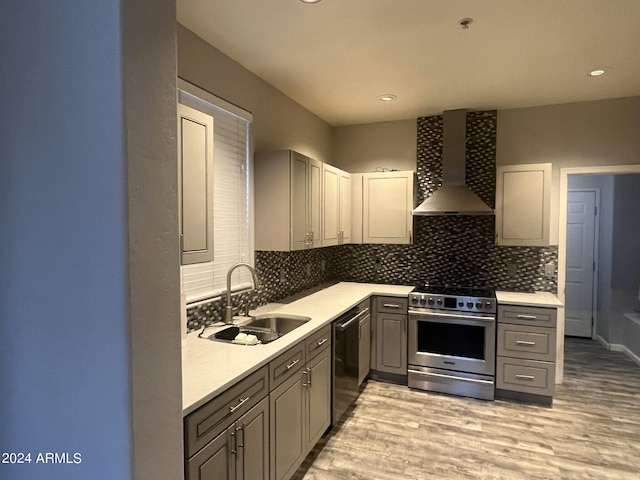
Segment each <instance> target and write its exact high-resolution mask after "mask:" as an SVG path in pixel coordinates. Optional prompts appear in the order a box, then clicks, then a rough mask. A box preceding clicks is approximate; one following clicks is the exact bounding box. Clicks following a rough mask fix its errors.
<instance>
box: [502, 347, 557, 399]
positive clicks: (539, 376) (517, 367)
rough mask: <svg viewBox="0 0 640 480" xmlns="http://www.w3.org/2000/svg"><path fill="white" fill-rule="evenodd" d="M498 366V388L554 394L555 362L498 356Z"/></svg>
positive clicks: (547, 394) (538, 393) (546, 394)
mask: <svg viewBox="0 0 640 480" xmlns="http://www.w3.org/2000/svg"><path fill="white" fill-rule="evenodd" d="M496 367H497V369H496V387H497V388H500V389H503V390H512V391H516V392H523V393H532V394H535V395H545V396H549V397H551V396H553V392H554V388H555V376H556V375H555V371H556V365H555V363H552V362H540V361H537V360H525V359H520V358H507V357H498V358H497V365H496Z"/></svg>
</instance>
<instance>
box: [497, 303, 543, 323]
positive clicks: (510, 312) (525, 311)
mask: <svg viewBox="0 0 640 480" xmlns="http://www.w3.org/2000/svg"><path fill="white" fill-rule="evenodd" d="M498 323H513V324H516V325H533V326H539V327H555V326H556V309H555V308H540V307H522V306H514V305H502V304H500V305H498Z"/></svg>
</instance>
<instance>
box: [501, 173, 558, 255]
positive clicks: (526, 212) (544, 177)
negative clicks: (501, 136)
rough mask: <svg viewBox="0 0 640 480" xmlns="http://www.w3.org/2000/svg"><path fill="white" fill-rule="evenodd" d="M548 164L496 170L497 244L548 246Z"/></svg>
mask: <svg viewBox="0 0 640 480" xmlns="http://www.w3.org/2000/svg"><path fill="white" fill-rule="evenodd" d="M550 201H551V164H550V163H540V164H531V165H509V166H502V167H498V169H497V184H496V241H497V243H498V245H530V246H545V245H549V228H550V218H549V217H550V212H551V209H550Z"/></svg>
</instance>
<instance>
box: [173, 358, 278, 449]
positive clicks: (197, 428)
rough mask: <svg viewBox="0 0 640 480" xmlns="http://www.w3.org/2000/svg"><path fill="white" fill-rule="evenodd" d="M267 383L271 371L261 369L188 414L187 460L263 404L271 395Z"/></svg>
mask: <svg viewBox="0 0 640 480" xmlns="http://www.w3.org/2000/svg"><path fill="white" fill-rule="evenodd" d="M267 382H268V369H267V367H262V368H261V369H260V370H258V371H257V372H254V373H252V374H251V375H249V376H248V377H246V378H245V379H243V380H240V381H239V382H238V383H236V384H235V385H234V386H233V387H231V388H229V389H228V390H227V391H225V392H224V393H221V394H220V395H218V396H217V397H216V398H214V399H213V400H211V401H210V402H209V403H207V404H205V405H203V406H202V407H200V408H199V409H198V410H196V411H195V412H193V413H191V414H189V415H188V416H187V417H186V419H185V437H186V447H185V448H186V451H187V456H188V457H190V456H191V455H193V454H194V453H196V452H197V451H198V450H200V449H201V448H202V447H204V446H205V445H206V444H207V443H208V442H210V441H211V440H213V439H214V438H215V437H216V436H218V435H219V434H220V433H221V432H222V431H223V430H224V429H225V428H227V427H228V426H229V424H230V423H232V422H235V421H236V420H237V419H238V418H240V417H241V416H242V415H244V414H245V413H246V412H248V411H249V410H250V409H251V407H253V406H254V405H256V404H257V403H258V402H259V401H260V400H262V399H263V398H264V397H265V396H266V395H267V393H269V389H268V383H267Z"/></svg>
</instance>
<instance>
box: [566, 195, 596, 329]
mask: <svg viewBox="0 0 640 480" xmlns="http://www.w3.org/2000/svg"><path fill="white" fill-rule="evenodd" d="M595 238H596V192H595V191H581V190H575V191H572V190H569V191H568V192H567V268H566V283H565V332H564V333H565V335H570V336H576V337H588V338H592V336H593V318H594V273H595V267H596V263H595Z"/></svg>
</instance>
